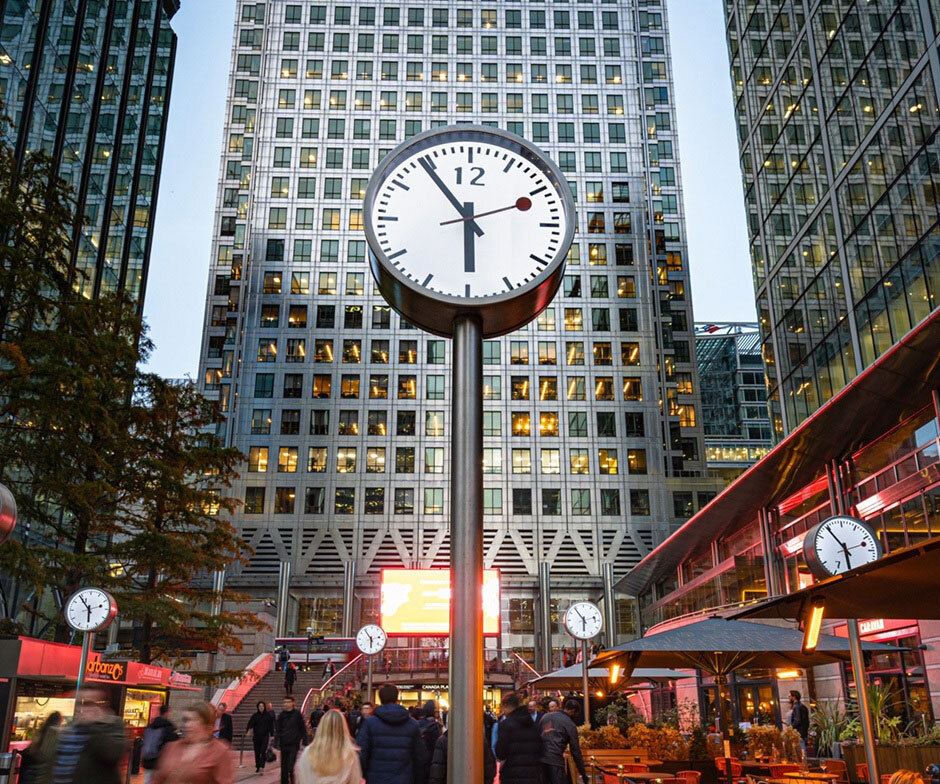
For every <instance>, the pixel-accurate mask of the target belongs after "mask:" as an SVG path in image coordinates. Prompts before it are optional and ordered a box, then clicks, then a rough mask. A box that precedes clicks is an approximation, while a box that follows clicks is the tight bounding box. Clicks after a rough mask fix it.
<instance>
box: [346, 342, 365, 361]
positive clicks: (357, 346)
mask: <svg viewBox="0 0 940 784" xmlns="http://www.w3.org/2000/svg"><path fill="white" fill-rule="evenodd" d="M361 359H362V341H361V340H344V341H343V362H344V363H345V364H347V365H356V364H358V363H359V361H360V360H361Z"/></svg>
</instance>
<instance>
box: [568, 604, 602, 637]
mask: <svg viewBox="0 0 940 784" xmlns="http://www.w3.org/2000/svg"><path fill="white" fill-rule="evenodd" d="M580 605H587V606H588V607H591V608H592V609H593V610H594V611H595V612H596V613H597V614H598V615H599V616H600V619H601V625H600V628H599V629H598V630H597V631H596V632H594V634H592V635H590V636H588V637H585V636H584V635H583V634H578V633H577V632H575V631H574V629H572V628H571V627H570V626H568V614H569V613H570V612H571V611H572V610H573V609H574V608H575V607H578V606H580ZM562 622H563V623H564V625H565V631H566V632H568V634H570V635H571V636H572V637H574V638H575V639H576V640H593V639H595V638H596V637H600V634H601V632H602V631H604V613H602V612H601V608H600V607H598V606H597V605H596V604H594V602H589V601H587V600H582V601H578V602H573V603H572V604H569V605H568V609H567V610H565V614H564V617H563V618H562Z"/></svg>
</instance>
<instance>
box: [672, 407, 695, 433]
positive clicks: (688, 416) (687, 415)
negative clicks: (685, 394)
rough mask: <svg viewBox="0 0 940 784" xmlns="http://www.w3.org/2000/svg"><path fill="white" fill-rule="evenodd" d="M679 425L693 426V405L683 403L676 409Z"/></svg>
mask: <svg viewBox="0 0 940 784" xmlns="http://www.w3.org/2000/svg"><path fill="white" fill-rule="evenodd" d="M676 414H677V415H678V417H679V426H680V427H695V406H693V405H692V404H691V403H685V404H683V405H681V406H679V407H678V408H677V409H676Z"/></svg>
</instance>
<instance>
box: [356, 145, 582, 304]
mask: <svg viewBox="0 0 940 784" xmlns="http://www.w3.org/2000/svg"><path fill="white" fill-rule="evenodd" d="M491 138H492V140H493V141H492V142H485V141H461V140H454V141H447V140H446V139H445V140H442V141H441V142H439V143H437V144H434V145H431V146H427V147H424V148H421V149H417V150H415V152H414V153H413V154H412V155H410V156H409V157H407V158H405V159H404V160H403V161H401V162H400V163H399V164H398V165H397V166H396V167H395V168H394V169H392V170H390V171H389V173H388V176H387V177H386V178H385V180H384V182H383V183H382V184H381V186H380V188H379V190H378V192H377V194H376V197H375V200H374V202H373V205H372V214H371V216H369V217H370V219H371V222H372V226H373V228H374V231H375V234H376V239H377V241H378V244H379V246H380V248H381V250H382V251H383V253H384V255H385V257H386V259H387V260H388V262H389V263H391V264H393V265H394V266H395V267H396V268H397V269H398V270H399V271H400V272H401V273H402V274H403V275H405V276H406V277H408V278H410V279H411V280H412V281H413V282H415V283H416V284H418V285H419V286H422V287H423V288H424V289H426V290H428V291H430V292H436V293H439V294H445V295H449V296H453V297H462V298H485V297H491V296H496V295H502V294H508V293H511V292H512V291H513V290H514V289H518V288H519V287H521V286H523V285H525V284H527V283H529V282H531V281H533V280H535V279H536V278H538V277H539V275H540V274H541V273H542V272H543V271H544V270H545V269H547V268H548V266H549V265H550V264H551V263H552V261H553V260H554V259H555V257H556V256H557V255H558V253H559V251H560V250H561V248H562V243H563V240H564V238H565V236H566V229H567V222H568V220H569V217H568V215H567V212H566V210H565V209H564V205H563V202H562V198H561V196H560V194H559V192H558V190H557V187H564V188H567V187H568V185H567V184H566V183H564V182H563V183H561V184H560V186H556V183H555V181H554V179H553V178H552V176H551V172H550V170H549V169H548V168H547V167H545V168H543V167H542V166H540V165H539V164H537V163H535V162H534V161H533V160H532V159H531V158H529V157H525V156H523V155H521V154H520V153H519V152H518V150H517V149H516V145H514V144H510V143H509V142H507V143H506V146H502V145H500V144H499V143H498V142H499V137H497V136H495V135H494V136H492V137H491Z"/></svg>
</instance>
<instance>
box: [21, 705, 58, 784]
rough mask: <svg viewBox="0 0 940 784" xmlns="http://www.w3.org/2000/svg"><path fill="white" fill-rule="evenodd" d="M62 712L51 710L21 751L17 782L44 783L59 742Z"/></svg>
mask: <svg viewBox="0 0 940 784" xmlns="http://www.w3.org/2000/svg"><path fill="white" fill-rule="evenodd" d="M61 724H62V714H61V713H59V711H52V713H50V714H49V715H48V716H47V717H46V720H45V721H44V722H43V724H42V727H41V728H40V730H39V734H38V735H36V737H34V738H33V739H32V741H31V742H30V744H29V746H27V748H26V749H25V750H24V751H23V752H22V758H21V760H20V778H19V784H45V782H48V781H49V777H50V775H51V772H52V771H51V767H52V760H53V758H54V757H55V749H56V744H57V743H58V742H59V727H60V726H61Z"/></svg>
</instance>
